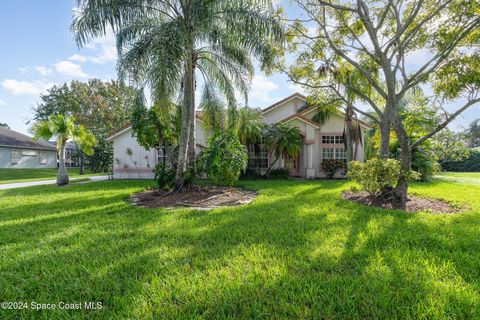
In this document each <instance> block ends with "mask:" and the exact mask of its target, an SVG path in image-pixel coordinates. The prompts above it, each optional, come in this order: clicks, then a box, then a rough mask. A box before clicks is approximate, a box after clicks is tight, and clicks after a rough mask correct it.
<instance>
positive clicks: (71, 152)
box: [48, 141, 80, 168]
mask: <svg viewBox="0 0 480 320" xmlns="http://www.w3.org/2000/svg"><path fill="white" fill-rule="evenodd" d="M48 143H50V144H51V145H53V146H56V145H57V141H48ZM64 159H65V167H67V168H74V167H79V166H80V150H79V148H78V147H77V145H76V144H75V143H72V142H68V141H67V142H66V143H65V153H64ZM59 162H60V161H59V159H58V157H57V167H58V166H59V165H60V163H59Z"/></svg>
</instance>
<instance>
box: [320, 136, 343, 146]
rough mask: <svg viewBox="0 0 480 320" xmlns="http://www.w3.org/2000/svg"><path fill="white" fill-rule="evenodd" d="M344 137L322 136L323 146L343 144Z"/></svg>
mask: <svg viewBox="0 0 480 320" xmlns="http://www.w3.org/2000/svg"><path fill="white" fill-rule="evenodd" d="M343 141H344V140H343V135H338V134H335V135H328V134H326V135H322V144H343Z"/></svg>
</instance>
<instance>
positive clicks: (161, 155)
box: [157, 146, 168, 163]
mask: <svg viewBox="0 0 480 320" xmlns="http://www.w3.org/2000/svg"><path fill="white" fill-rule="evenodd" d="M157 151H158V153H157V163H163V162H164V161H165V163H168V161H167V153H166V152H165V147H164V146H161V147H160V148H158V149H157Z"/></svg>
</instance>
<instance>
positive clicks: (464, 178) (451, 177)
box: [436, 172, 480, 184]
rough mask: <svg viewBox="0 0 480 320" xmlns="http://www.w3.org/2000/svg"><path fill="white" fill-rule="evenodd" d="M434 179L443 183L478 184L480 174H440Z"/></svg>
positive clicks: (479, 182)
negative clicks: (443, 181)
mask: <svg viewBox="0 0 480 320" xmlns="http://www.w3.org/2000/svg"><path fill="white" fill-rule="evenodd" d="M436 178H437V179H440V180H445V181H456V182H462V183H478V184H480V172H440V173H438V174H437V176H436Z"/></svg>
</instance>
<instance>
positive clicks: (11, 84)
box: [1, 79, 54, 96]
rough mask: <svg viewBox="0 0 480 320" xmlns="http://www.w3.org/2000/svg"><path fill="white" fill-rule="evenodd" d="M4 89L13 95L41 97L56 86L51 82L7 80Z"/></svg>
mask: <svg viewBox="0 0 480 320" xmlns="http://www.w3.org/2000/svg"><path fill="white" fill-rule="evenodd" d="M1 84H2V87H3V88H4V89H5V90H7V91H8V92H10V93H11V94H13V95H16V96H21V95H34V96H36V95H39V94H40V93H43V92H45V91H47V89H49V88H50V87H52V86H53V85H54V83H53V82H50V81H38V80H37V81H31V82H29V81H18V80H15V79H5V80H3V81H2V83H1Z"/></svg>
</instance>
